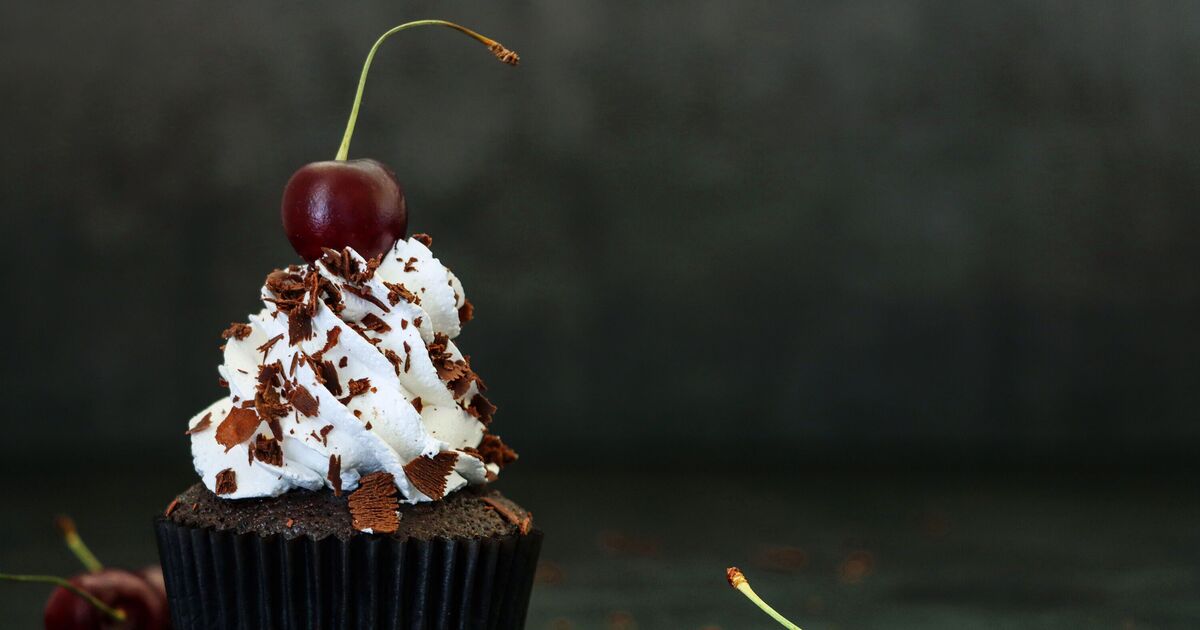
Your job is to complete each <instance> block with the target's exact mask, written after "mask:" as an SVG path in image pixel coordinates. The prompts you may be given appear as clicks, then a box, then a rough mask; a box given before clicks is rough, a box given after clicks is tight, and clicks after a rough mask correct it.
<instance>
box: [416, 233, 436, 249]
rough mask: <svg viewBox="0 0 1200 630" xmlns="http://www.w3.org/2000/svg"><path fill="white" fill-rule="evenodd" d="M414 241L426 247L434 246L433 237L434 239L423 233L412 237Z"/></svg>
mask: <svg viewBox="0 0 1200 630" xmlns="http://www.w3.org/2000/svg"><path fill="white" fill-rule="evenodd" d="M412 239H413V240H414V241H416V242H418V243H420V244H422V245H424V246H425V247H432V246H433V237H432V236H430V235H428V234H425V233H423V232H421V233H417V234H413V235H412Z"/></svg>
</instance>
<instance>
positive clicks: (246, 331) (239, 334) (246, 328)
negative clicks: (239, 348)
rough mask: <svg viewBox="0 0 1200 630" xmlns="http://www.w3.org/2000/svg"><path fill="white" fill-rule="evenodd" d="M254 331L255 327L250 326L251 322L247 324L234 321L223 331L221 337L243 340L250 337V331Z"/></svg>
mask: <svg viewBox="0 0 1200 630" xmlns="http://www.w3.org/2000/svg"><path fill="white" fill-rule="evenodd" d="M252 332H254V328H253V327H252V326H250V324H246V323H242V322H233V323H232V324H230V325H229V328H226V329H225V330H224V331H222V332H221V338H222V339H237V340H238V341H241V340H243V339H245V338H246V337H249V336H250V333H252Z"/></svg>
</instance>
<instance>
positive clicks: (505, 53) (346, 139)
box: [334, 20, 521, 161]
mask: <svg viewBox="0 0 1200 630" xmlns="http://www.w3.org/2000/svg"><path fill="white" fill-rule="evenodd" d="M418 26H445V27H447V28H452V29H454V30H456V31H458V32H460V33H463V34H465V35H467V36H469V37H471V38H472V39H474V40H476V41H478V42H479V43H481V44H483V45H484V46H487V47H488V50H490V51H492V54H493V55H495V56H496V58H497V59H499V60H500V61H502V62H504V63H506V64H508V65H510V66H515V65H517V64H518V63H520V61H521V57H520V56H519V55H517V53H515V52H513V51H511V50H509V49H507V48H505V47H504V46H503V45H501V44H500V42H498V41H496V40H494V39H492V38H490V37H486V36H484V35H480V34H479V33H476V32H475V31H472V30H471V29H469V28H467V27H465V26H459V25H458V24H455V23H454V22H447V21H446V20H417V21H415V22H408V23H406V24H401V25H400V26H397V27H395V28H393V29H391V30H389V31H387V32H386V33H384V34H383V35H380V36H379V39H377V40H375V45H374V46H371V51H370V52H368V53H367V60H366V61H365V62H363V68H362V75H360V76H359V77H358V91H357V92H356V93H355V94H354V106H353V107H352V108H350V120H348V121H346V133H345V134H343V135H342V146H340V147H338V152H337V157H336V158H334V159H336V160H339V161H345V160H346V156H348V155H349V154H350V138H351V137H352V136H354V123H355V122H356V121H357V120H358V107H359V105H361V104H362V96H363V88H364V87H365V86H366V84H367V72H368V71H369V70H370V69H371V61H373V60H374V59H375V51H377V50H379V45H380V44H382V43H383V42H384V40H386V39H387V38H389V37H391V36H392V35H395V34H396V33H399V32H400V31H406V30H408V29H410V28H415V27H418Z"/></svg>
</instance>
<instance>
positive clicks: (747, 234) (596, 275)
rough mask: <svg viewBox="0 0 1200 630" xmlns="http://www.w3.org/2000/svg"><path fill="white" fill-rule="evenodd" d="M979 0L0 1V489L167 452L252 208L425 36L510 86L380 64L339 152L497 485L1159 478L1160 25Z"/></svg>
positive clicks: (452, 60) (418, 51)
mask: <svg viewBox="0 0 1200 630" xmlns="http://www.w3.org/2000/svg"><path fill="white" fill-rule="evenodd" d="M992 4H993V3H986V2H977V3H923V2H851V3H842V2H831V3H786V2H761V1H758V2H755V1H749V2H732V1H710V2H654V3H605V2H592V1H585V0H556V1H555V2H509V3H498V2H489V3H452V4H449V5H444V6H437V7H435V6H434V5H433V4H432V3H419V2H418V3H411V2H410V3H402V4H401V5H396V4H395V3H387V2H379V3H373V4H371V5H369V6H368V5H365V4H354V5H352V6H343V5H342V4H337V5H336V6H335V5H334V4H322V5H318V4H293V3H281V4H271V3H254V4H248V5H239V6H237V7H236V8H235V7H232V6H227V7H224V8H221V7H214V6H210V5H208V4H207V3H169V4H163V3H152V2H145V3H123V5H122V6H121V8H116V7H113V6H102V5H100V4H95V5H86V4H85V5H79V6H72V7H69V8H68V7H64V6H54V5H53V4H52V3H51V4H47V5H42V6H37V5H34V4H32V3H28V4H23V5H11V4H6V5H5V8H4V9H3V12H4V13H3V15H2V16H0V17H2V18H3V20H2V21H3V22H4V23H5V24H6V26H5V31H6V35H5V37H4V38H3V40H2V43H0V47H2V48H0V54H2V56H3V58H4V59H5V60H6V61H5V63H4V64H3V69H2V70H0V72H2V73H3V74H2V75H0V89H2V92H3V94H4V99H3V104H2V105H0V107H2V108H3V109H2V112H3V115H2V116H0V120H2V121H3V122H2V123H0V124H2V125H3V128H2V132H3V137H4V139H5V142H4V144H5V150H4V152H3V160H4V162H3V164H2V165H0V166H2V169H0V172H2V173H3V180H2V181H3V191H2V193H0V194H2V198H0V200H2V203H3V207H4V213H3V221H4V224H5V225H4V232H5V233H6V234H7V235H8V244H7V251H8V256H9V260H10V262H9V264H7V265H4V271H3V274H4V284H5V286H6V288H7V290H6V292H5V293H6V302H7V308H5V309H4V317H5V322H4V323H5V329H6V330H7V331H8V333H9V334H8V342H7V348H8V356H9V360H8V361H5V362H3V364H4V367H3V370H4V373H3V380H4V382H5V383H6V387H7V390H8V391H9V392H10V396H9V401H10V402H9V405H8V413H9V414H10V416H9V417H10V420H9V421H8V422H7V423H6V433H7V438H8V440H9V442H10V443H16V444H21V445H29V446H30V448H19V449H16V452H15V453H13V454H11V455H10V456H9V458H10V459H11V458H14V457H15V458H16V459H18V460H23V459H25V458H33V459H38V458H40V457H41V456H42V455H41V453H40V452H39V451H41V450H42V449H43V448H44V443H45V440H46V437H47V434H46V429H47V427H53V428H54V429H55V432H56V437H57V444H56V446H55V448H56V449H62V450H64V451H66V452H71V453H80V454H84V453H89V454H92V455H95V454H98V453H101V452H103V453H105V456H104V457H105V458H106V459H107V458H111V457H112V456H113V454H115V453H117V452H122V453H131V454H132V453H138V454H141V455H143V456H144V455H145V454H147V453H157V452H159V451H163V452H164V453H165V454H168V455H169V456H170V459H171V460H172V461H174V460H178V459H179V458H181V457H184V456H185V453H186V444H185V442H184V440H182V439H180V437H179V435H178V429H179V427H181V426H182V424H183V422H184V421H185V420H186V418H187V417H188V416H189V415H190V414H191V413H193V412H194V411H195V410H198V409H201V408H202V407H203V406H204V405H205V404H207V402H209V401H210V400H211V399H214V398H215V397H216V396H218V395H219V394H220V390H218V388H217V387H216V385H215V379H216V373H215V365H216V364H217V362H218V361H219V358H220V357H219V354H218V351H217V345H218V343H219V339H218V338H217V333H218V332H220V330H222V328H224V326H225V325H226V324H227V323H228V322H229V321H231V320H238V319H242V318H243V317H244V315H245V314H246V313H248V312H250V311H252V310H256V309H257V308H258V304H257V302H256V297H257V289H258V286H259V285H260V283H261V280H262V277H263V276H264V275H265V274H266V273H267V272H268V271H270V270H271V269H272V268H274V267H276V266H281V265H284V264H286V263H289V262H292V261H293V260H295V258H296V257H295V254H294V253H293V252H292V251H291V248H290V247H289V245H288V243H287V241H286V239H285V238H284V236H283V232H282V230H281V229H280V227H279V221H278V216H277V215H278V202H279V196H280V191H281V190H282V187H283V184H284V182H286V180H287V178H288V176H289V175H290V174H291V172H292V171H293V170H294V169H295V168H296V167H298V166H300V165H301V164H303V163H304V162H307V161H312V160H318V159H329V158H331V157H332V156H333V153H334V152H335V150H336V148H337V143H338V140H339V139H340V135H341V131H342V126H343V124H344V120H345V115H346V113H347V110H348V108H349V104H350V100H351V97H352V95H353V87H354V82H355V80H356V79H357V74H358V69H359V64H360V62H361V59H362V57H363V55H364V53H365V50H366V49H367V48H368V47H369V45H370V42H371V40H372V39H373V38H374V36H375V35H377V34H378V33H379V32H380V31H381V30H383V29H384V28H385V27H386V26H387V25H390V24H392V23H398V22H401V21H404V20H405V19H407V18H411V17H414V16H424V15H426V14H434V13H436V14H438V15H443V16H445V17H448V18H456V19H460V20H461V21H464V22H468V23H469V24H470V25H472V26H475V27H477V28H478V29H480V30H482V31H485V32H487V33H490V34H493V35H494V36H495V37H496V38H498V39H500V40H501V41H504V42H507V43H508V44H509V45H511V46H512V47H513V48H515V49H517V50H518V51H520V52H522V53H523V55H524V59H525V63H524V65H523V66H522V67H520V68H519V69H516V70H514V69H511V68H507V67H503V66H500V65H498V64H496V63H494V62H493V61H492V60H491V59H490V58H489V57H488V55H487V53H486V52H485V51H483V50H481V49H479V48H478V47H477V46H475V45H473V44H471V43H470V42H469V41H468V40H465V39H462V38H461V37H460V36H458V35H456V34H453V33H450V32H439V31H438V30H426V31H423V32H422V31H413V32H410V33H407V34H405V35H404V36H402V37H400V38H399V39H397V40H394V41H392V42H390V43H389V44H388V45H387V46H386V47H385V48H384V49H383V50H382V52H381V54H380V56H379V58H378V63H377V64H376V68H375V71H374V73H373V75H372V80H371V82H370V84H369V87H368V91H367V97H366V101H365V106H364V111H363V116H362V119H361V122H360V124H359V127H358V129H359V131H358V134H357V138H356V142H355V144H354V146H353V151H352V154H353V155H356V156H372V157H375V158H378V159H381V160H383V161H385V162H387V163H388V164H390V165H391V166H392V167H393V168H394V169H395V170H396V172H397V173H398V175H399V177H400V179H401V181H402V182H403V183H404V185H405V186H406V188H407V193H408V198H409V205H410V208H411V214H412V219H411V224H412V227H413V229H414V230H417V231H425V232H429V233H430V234H432V235H434V237H435V239H436V243H435V246H436V248H437V253H438V254H439V255H440V256H441V257H442V258H443V259H444V260H445V261H446V262H447V264H449V265H451V266H452V267H453V268H454V269H455V270H456V271H457V272H458V274H459V275H460V276H461V277H462V279H463V281H464V283H465V286H466V287H467V290H468V293H469V294H470V295H471V297H472V299H473V300H474V301H475V303H476V305H477V306H478V308H479V310H478V319H477V320H476V321H475V322H473V323H472V325H471V326H469V327H468V330H467V332H466V333H465V336H464V337H463V338H462V341H461V345H462V347H463V348H464V349H465V350H466V351H467V352H468V353H470V354H471V355H472V357H473V358H474V360H475V362H476V364H477V367H478V369H479V371H480V372H481V373H482V374H483V375H484V376H485V377H486V378H488V379H489V383H490V384H491V386H492V392H493V393H494V398H495V400H496V401H497V402H498V403H499V405H500V407H501V413H500V415H499V420H498V424H497V425H496V429H497V430H498V431H500V432H502V434H504V435H506V436H507V437H509V438H510V441H511V442H512V443H513V444H515V445H517V446H518V447H521V448H522V449H523V450H525V451H526V452H527V453H530V454H532V455H533V456H534V459H553V458H559V457H562V456H563V455H564V454H565V453H566V452H568V451H571V452H578V451H579V450H581V449H583V450H596V451H605V450H608V449H611V448H620V447H628V446H630V445H633V444H643V445H650V446H653V447H654V448H655V451H656V452H657V453H658V454H660V455H664V456H674V455H678V456H680V457H682V458H683V459H685V460H687V461H689V462H692V463H693V464H700V463H702V462H704V461H705V460H709V459H710V458H709V457H708V454H709V453H710V450H715V449H721V448H724V447H729V446H736V447H737V449H738V451H739V452H741V453H745V454H747V455H749V453H750V452H751V451H752V450H754V449H762V451H767V450H771V451H775V452H777V453H782V454H784V457H785V458H786V457H787V456H788V455H789V454H790V455H799V454H801V453H804V454H807V455H809V456H818V455H820V456H823V457H836V456H837V454H839V453H843V452H845V453H861V452H863V451H864V449H866V450H870V451H872V452H875V453H876V455H877V456H878V457H883V458H892V457H897V456H901V455H903V454H905V453H912V452H914V451H921V452H922V453H923V456H925V455H928V456H951V457H955V458H960V457H965V456H966V455H968V454H972V453H977V454H980V455H983V454H987V455H989V456H995V455H1000V456H1028V455H1031V454H1033V455H1036V456H1039V457H1051V458H1058V457H1060V456H1063V455H1065V454H1069V455H1071V456H1072V457H1078V456H1082V455H1085V454H1086V453H1088V452H1097V451H1098V452H1103V459H1106V460H1107V459H1109V458H1110V457H1112V456H1115V455H1135V456H1136V457H1139V458H1142V457H1152V456H1155V455H1157V454H1158V452H1159V451H1161V450H1163V449H1167V450H1175V451H1178V450H1179V449H1180V448H1181V447H1183V446H1189V447H1190V446H1194V445H1195V444H1196V441H1197V437H1198V436H1200V432H1198V429H1197V427H1198V426H1200V425H1198V424H1197V423H1196V421H1195V418H1196V413H1195V408H1196V405H1197V402H1198V398H1200V362H1198V361H1196V355H1197V351H1198V350H1200V338H1198V335H1197V330H1198V327H1197V325H1196V322H1197V315H1200V281H1198V277H1197V269H1198V266H1200V248H1197V247H1196V240H1197V239H1196V237H1197V236H1198V235H1200V230H1198V228H1200V213H1198V212H1197V211H1196V206H1195V202H1196V200H1197V193H1198V192H1200V177H1198V176H1200V149H1198V148H1197V146H1198V144H1200V115H1198V108H1197V102H1198V99H1200V7H1197V6H1196V5H1195V4H1192V3H1175V4H1172V3H1155V4H1147V5H1137V6H1136V7H1135V6H1132V5H1129V6H1127V5H1124V4H1122V3H1097V2H1083V3H1067V2H1050V3H1044V2H1017V3H1004V4H1005V6H1004V7H999V6H992ZM726 452H728V451H726ZM750 459H757V458H756V457H751V458H750Z"/></svg>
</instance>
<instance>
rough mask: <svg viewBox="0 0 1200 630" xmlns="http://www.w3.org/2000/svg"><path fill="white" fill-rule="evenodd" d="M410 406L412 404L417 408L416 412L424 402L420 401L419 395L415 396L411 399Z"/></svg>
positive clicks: (419, 410)
mask: <svg viewBox="0 0 1200 630" xmlns="http://www.w3.org/2000/svg"><path fill="white" fill-rule="evenodd" d="M412 406H413V409H416V410H417V413H421V410H422V409H424V408H425V404H424V403H422V402H421V397H420V396H417V397H416V398H414V399H412Z"/></svg>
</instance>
